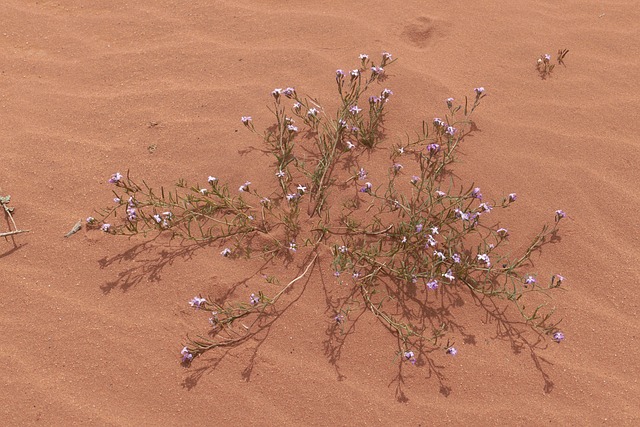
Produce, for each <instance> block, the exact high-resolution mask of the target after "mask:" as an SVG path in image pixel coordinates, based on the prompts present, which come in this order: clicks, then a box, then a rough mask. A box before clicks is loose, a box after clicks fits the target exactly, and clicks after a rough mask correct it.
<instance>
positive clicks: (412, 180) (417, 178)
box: [411, 175, 420, 185]
mask: <svg viewBox="0 0 640 427" xmlns="http://www.w3.org/2000/svg"><path fill="white" fill-rule="evenodd" d="M418 181H420V177H419V176H418V175H413V176H412V177H411V183H412V184H414V185H415V184H417V183H418Z"/></svg>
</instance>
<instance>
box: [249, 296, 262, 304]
mask: <svg viewBox="0 0 640 427" xmlns="http://www.w3.org/2000/svg"><path fill="white" fill-rule="evenodd" d="M259 302H260V296H258V295H256V294H251V295H250V296H249V303H250V304H251V305H256V304H258V303H259Z"/></svg>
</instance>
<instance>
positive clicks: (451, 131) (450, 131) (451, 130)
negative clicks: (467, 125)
mask: <svg viewBox="0 0 640 427" xmlns="http://www.w3.org/2000/svg"><path fill="white" fill-rule="evenodd" d="M457 131H458V129H456V128H454V127H453V126H447V130H446V131H444V133H446V134H447V135H449V136H453V135H454V134H455V133H456V132H457Z"/></svg>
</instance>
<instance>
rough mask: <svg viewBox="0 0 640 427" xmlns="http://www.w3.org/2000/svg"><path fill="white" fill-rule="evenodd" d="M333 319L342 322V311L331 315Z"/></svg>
mask: <svg viewBox="0 0 640 427" xmlns="http://www.w3.org/2000/svg"><path fill="white" fill-rule="evenodd" d="M333 320H335V321H336V323H342V322H344V314H342V313H338V314H336V315H335V316H334V317H333Z"/></svg>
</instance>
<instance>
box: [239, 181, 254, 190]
mask: <svg viewBox="0 0 640 427" xmlns="http://www.w3.org/2000/svg"><path fill="white" fill-rule="evenodd" d="M250 185H251V181H245V183H244V184H242V185H241V186H240V187H238V191H240V192H243V191H249V186H250Z"/></svg>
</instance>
